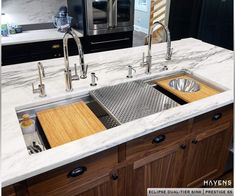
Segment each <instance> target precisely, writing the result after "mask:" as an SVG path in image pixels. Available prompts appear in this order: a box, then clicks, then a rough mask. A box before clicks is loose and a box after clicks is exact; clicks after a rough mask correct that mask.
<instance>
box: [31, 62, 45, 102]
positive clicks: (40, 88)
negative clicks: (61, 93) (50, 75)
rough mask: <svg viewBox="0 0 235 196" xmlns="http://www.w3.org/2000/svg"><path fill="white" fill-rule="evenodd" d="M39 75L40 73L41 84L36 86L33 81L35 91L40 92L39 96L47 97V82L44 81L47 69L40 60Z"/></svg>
mask: <svg viewBox="0 0 235 196" xmlns="http://www.w3.org/2000/svg"><path fill="white" fill-rule="evenodd" d="M37 66H38V75H39V81H40V84H39V85H38V88H37V89H35V88H34V84H33V83H32V89H33V93H39V97H45V96H46V91H45V84H43V83H42V78H43V77H45V71H44V67H43V65H42V63H40V62H38V64H37Z"/></svg>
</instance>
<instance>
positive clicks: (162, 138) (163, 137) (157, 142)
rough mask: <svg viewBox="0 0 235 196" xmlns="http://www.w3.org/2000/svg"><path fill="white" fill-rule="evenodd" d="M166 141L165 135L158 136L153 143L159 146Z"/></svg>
mask: <svg viewBox="0 0 235 196" xmlns="http://www.w3.org/2000/svg"><path fill="white" fill-rule="evenodd" d="M165 139H166V136H165V135H158V136H157V137H155V138H154V139H153V141H152V143H156V144H159V143H161V142H163V141H164V140H165Z"/></svg>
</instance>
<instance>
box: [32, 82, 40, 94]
mask: <svg viewBox="0 0 235 196" xmlns="http://www.w3.org/2000/svg"><path fill="white" fill-rule="evenodd" d="M32 91H33V93H38V92H39V88H35V87H34V83H32Z"/></svg>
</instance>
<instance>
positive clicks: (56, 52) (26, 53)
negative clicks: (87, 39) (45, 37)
mask: <svg viewBox="0 0 235 196" xmlns="http://www.w3.org/2000/svg"><path fill="white" fill-rule="evenodd" d="M81 43H82V44H83V39H81ZM68 49H69V55H70V56H73V55H77V54H78V50H77V46H76V43H75V41H74V40H73V39H69V48H68ZM63 54H64V52H63V41H62V40H53V41H45V42H35V43H27V44H17V45H8V46H3V47H2V65H10V64H16V63H25V62H31V61H38V60H45V59H53V58H59V57H63V56H64V55H63Z"/></svg>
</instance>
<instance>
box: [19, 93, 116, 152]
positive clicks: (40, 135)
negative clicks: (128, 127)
mask: <svg viewBox="0 0 235 196" xmlns="http://www.w3.org/2000/svg"><path fill="white" fill-rule="evenodd" d="M79 101H84V102H85V103H86V104H87V106H88V107H89V108H90V110H91V111H92V112H93V113H94V114H95V115H96V116H97V118H98V119H99V120H100V121H101V122H102V123H103V125H104V126H105V127H106V128H107V129H110V128H112V127H115V126H118V123H117V122H116V121H115V120H114V119H113V118H112V117H110V116H109V115H108V114H107V112H106V111H105V110H103V109H102V107H100V105H99V104H98V103H97V102H95V101H94V99H92V97H91V96H89V95H86V96H78V97H74V98H69V99H64V100H61V101H56V102H51V103H48V104H42V105H38V106H35V107H25V108H23V109H16V114H17V117H18V120H19V122H21V121H22V116H23V115H24V114H29V116H30V118H31V119H33V120H34V121H35V126H36V132H35V133H33V134H24V139H25V143H26V146H27V148H28V147H29V146H30V145H32V142H37V143H38V144H40V145H41V146H43V150H46V149H49V148H50V145H49V143H48V142H47V139H46V136H45V134H44V132H43V129H42V127H41V125H40V122H39V120H38V118H37V115H36V113H37V112H39V111H42V110H46V109H49V108H55V107H58V106H62V105H67V104H71V103H76V102H79Z"/></svg>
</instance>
